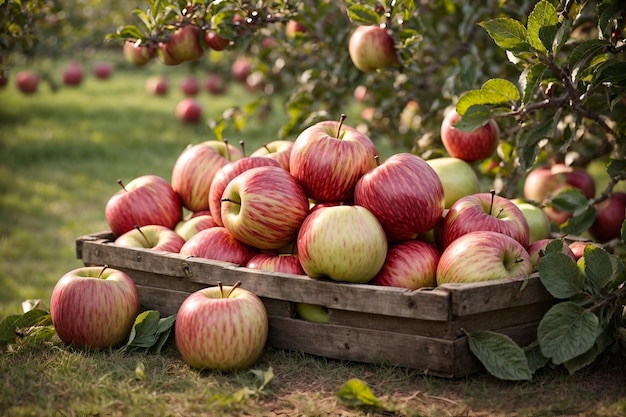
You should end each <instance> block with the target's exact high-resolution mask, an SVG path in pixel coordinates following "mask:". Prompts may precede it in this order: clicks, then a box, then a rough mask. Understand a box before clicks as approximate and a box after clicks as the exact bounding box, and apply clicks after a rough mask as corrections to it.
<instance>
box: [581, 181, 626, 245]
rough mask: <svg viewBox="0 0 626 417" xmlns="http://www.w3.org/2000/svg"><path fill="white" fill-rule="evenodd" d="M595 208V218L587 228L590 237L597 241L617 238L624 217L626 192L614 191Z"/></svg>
mask: <svg viewBox="0 0 626 417" xmlns="http://www.w3.org/2000/svg"><path fill="white" fill-rule="evenodd" d="M595 208H596V220H595V221H594V222H593V224H592V225H591V227H590V228H589V234H590V235H591V237H593V238H594V239H595V240H597V241H599V242H608V241H609V240H612V239H617V238H619V237H620V236H621V229H622V225H623V224H624V220H625V219H626V193H625V192H614V193H613V194H611V195H610V196H609V198H608V199H606V200H604V201H603V202H601V203H598V204H596V206H595Z"/></svg>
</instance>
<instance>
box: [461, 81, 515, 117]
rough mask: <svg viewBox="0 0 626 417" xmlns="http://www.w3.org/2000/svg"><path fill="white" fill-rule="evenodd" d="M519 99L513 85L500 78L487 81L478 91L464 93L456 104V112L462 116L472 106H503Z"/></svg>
mask: <svg viewBox="0 0 626 417" xmlns="http://www.w3.org/2000/svg"><path fill="white" fill-rule="evenodd" d="M519 99H520V93H519V90H518V89H517V87H516V86H515V84H513V83H512V82H510V81H508V80H505V79H502V78H492V79H490V80H487V81H486V82H485V83H484V84H483V85H482V87H481V88H480V90H470V91H467V92H465V93H464V94H463V95H461V97H459V101H458V102H457V104H456V111H457V112H458V113H459V114H460V115H461V116H463V115H464V114H465V112H466V111H467V109H469V108H470V107H472V106H474V105H482V104H504V103H510V102H514V101H517V100H519Z"/></svg>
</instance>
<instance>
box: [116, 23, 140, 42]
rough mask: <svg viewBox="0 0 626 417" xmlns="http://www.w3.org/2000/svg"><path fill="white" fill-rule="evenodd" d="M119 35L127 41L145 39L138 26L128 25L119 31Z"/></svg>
mask: <svg viewBox="0 0 626 417" xmlns="http://www.w3.org/2000/svg"><path fill="white" fill-rule="evenodd" d="M117 34H118V35H119V36H121V37H123V38H126V39H144V38H145V36H144V34H143V33H142V32H141V31H140V30H139V28H138V27H137V26H133V25H126V26H122V27H120V28H119V29H118V30H117Z"/></svg>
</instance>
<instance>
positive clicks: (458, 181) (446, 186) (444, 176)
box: [426, 157, 480, 209]
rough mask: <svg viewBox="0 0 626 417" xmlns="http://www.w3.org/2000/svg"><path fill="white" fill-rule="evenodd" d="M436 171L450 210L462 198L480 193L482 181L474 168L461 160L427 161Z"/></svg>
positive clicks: (439, 159) (448, 158)
mask: <svg viewBox="0 0 626 417" xmlns="http://www.w3.org/2000/svg"><path fill="white" fill-rule="evenodd" d="M426 162H427V163H428V165H430V167H431V168H432V169H434V170H435V172H436V173H437V175H438V176H439V179H440V180H441V184H443V192H444V194H445V198H446V203H445V207H446V208H447V209H448V208H450V207H451V206H452V204H453V203H454V202H455V201H456V200H458V199H459V198H461V197H464V196H466V195H470V194H476V193H478V192H479V191H480V181H479V179H478V175H476V172H475V171H474V169H473V168H472V166H471V165H470V164H469V163H467V162H465V161H464V160H462V159H459V158H453V157H442V158H435V159H429V160H427V161H426Z"/></svg>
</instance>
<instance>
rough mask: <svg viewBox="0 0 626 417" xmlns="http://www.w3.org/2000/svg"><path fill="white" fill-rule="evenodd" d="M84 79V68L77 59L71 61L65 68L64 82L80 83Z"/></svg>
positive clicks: (70, 83) (69, 83)
mask: <svg viewBox="0 0 626 417" xmlns="http://www.w3.org/2000/svg"><path fill="white" fill-rule="evenodd" d="M82 81H83V69H82V68H81V66H80V64H79V63H78V62H77V61H70V62H69V63H68V64H67V67H66V68H65V69H64V70H63V84H65V85H74V86H75V85H80V83H82Z"/></svg>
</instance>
